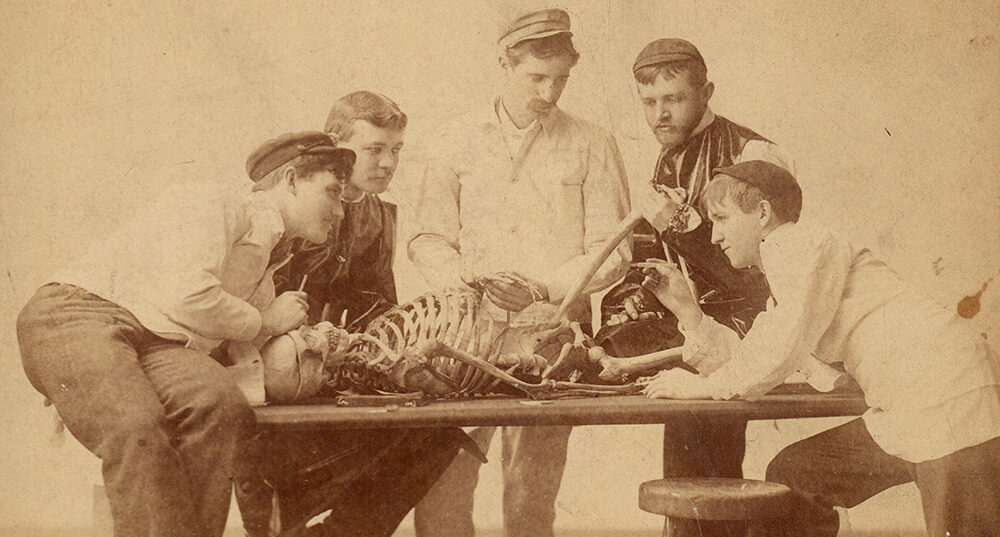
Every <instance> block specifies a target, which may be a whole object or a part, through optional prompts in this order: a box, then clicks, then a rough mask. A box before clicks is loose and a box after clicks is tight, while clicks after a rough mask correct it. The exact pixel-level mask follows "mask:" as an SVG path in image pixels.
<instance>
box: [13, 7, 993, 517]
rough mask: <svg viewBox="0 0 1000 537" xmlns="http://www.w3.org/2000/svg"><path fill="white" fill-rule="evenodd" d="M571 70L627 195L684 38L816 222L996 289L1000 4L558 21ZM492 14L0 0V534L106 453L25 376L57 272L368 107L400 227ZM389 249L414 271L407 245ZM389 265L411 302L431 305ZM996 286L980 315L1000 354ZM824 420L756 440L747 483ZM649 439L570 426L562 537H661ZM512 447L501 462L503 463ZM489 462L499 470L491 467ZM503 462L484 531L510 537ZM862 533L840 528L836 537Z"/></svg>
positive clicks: (646, 165)
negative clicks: (640, 61) (33, 318)
mask: <svg viewBox="0 0 1000 537" xmlns="http://www.w3.org/2000/svg"><path fill="white" fill-rule="evenodd" d="M556 5H562V6H564V7H565V8H566V9H567V10H568V11H569V12H570V14H571V17H572V23H573V32H574V34H575V36H574V41H575V43H576V45H577V48H578V49H579V50H580V52H581V59H580V62H579V64H578V66H577V67H576V68H575V69H574V70H573V73H572V78H571V79H570V82H569V85H568V87H567V89H566V91H565V93H564V96H563V99H562V101H561V102H560V105H561V106H562V107H563V108H565V109H566V110H567V111H569V112H571V113H574V114H576V115H579V116H582V117H584V118H586V119H589V120H591V121H593V122H596V123H598V124H600V125H603V126H605V127H607V128H608V129H610V130H611V131H612V132H613V133H614V135H615V136H616V138H617V140H618V143H619V145H620V147H621V149H622V152H623V155H624V157H625V161H626V166H627V169H628V173H629V178H630V181H631V182H632V183H633V184H636V183H638V182H639V181H644V180H648V179H649V178H650V177H651V173H652V167H653V164H654V162H655V158H656V153H657V150H658V147H657V144H656V142H655V140H654V139H653V138H652V135H651V134H650V132H649V130H648V128H647V127H646V125H645V123H644V121H643V119H642V115H641V111H640V110H639V104H638V100H637V98H636V95H635V87H634V82H633V81H632V78H631V64H632V61H633V60H634V58H635V55H636V53H637V52H638V51H639V50H640V49H641V48H642V47H643V45H645V44H646V43H647V42H649V41H651V40H653V39H656V38H660V37H668V36H676V37H684V38H687V39H689V40H691V41H692V42H694V43H695V44H696V45H697V46H698V47H699V48H700V50H701V52H702V54H703V55H704V57H705V59H706V61H707V64H708V73H709V78H710V80H712V81H714V82H715V85H716V91H715V96H714V97H713V99H712V108H713V109H714V110H715V111H716V112H717V113H719V114H721V115H724V116H726V117H728V118H730V119H732V120H735V121H737V122H738V123H741V124H744V125H747V126H749V127H751V128H753V129H755V130H757V131H758V132H760V133H762V134H764V135H765V136H767V137H768V138H770V139H771V140H773V141H775V142H776V143H778V144H780V145H782V146H784V147H785V148H787V150H788V151H789V152H790V153H791V154H792V155H793V156H794V157H795V159H796V161H797V163H798V170H799V179H800V181H801V183H802V186H803V189H804V192H805V197H806V202H805V206H806V207H805V214H806V215H807V216H808V217H811V218H818V219H820V220H822V221H823V222H825V223H826V224H827V225H829V226H831V227H833V228H834V229H836V230H838V231H841V232H842V233H844V234H846V235H847V236H848V237H850V238H851V239H853V240H855V241H857V242H858V243H861V244H864V245H867V246H869V247H871V248H872V249H873V250H874V251H875V252H876V253H877V254H878V255H879V256H881V257H882V258H883V259H884V260H886V261H887V262H888V263H889V264H890V265H891V266H893V267H894V268H895V269H896V270H897V271H898V272H899V273H900V274H902V275H903V276H904V277H906V278H909V279H910V280H912V281H914V282H915V283H916V284H917V285H919V286H920V287H921V288H922V289H924V290H925V291H927V292H928V293H930V294H931V295H932V296H933V297H934V298H936V299H937V300H939V301H940V302H941V303H942V304H944V305H946V306H947V307H954V306H955V304H957V302H958V301H959V300H960V299H961V298H962V297H963V296H965V295H969V294H973V293H975V292H976V291H978V290H980V288H981V286H982V285H983V284H984V283H986V282H988V281H989V280H990V279H991V278H993V277H994V276H996V275H997V273H998V271H1000V240H998V239H1000V226H998V224H1000V181H998V180H997V172H998V170H1000V154H998V151H997V147H998V144H997V137H998V134H1000V112H998V110H1000V107H998V106H997V102H998V98H1000V76H998V75H1000V69H998V68H1000V43H998V41H1000V32H998V22H1000V3H998V2H996V1H983V2H940V1H919V2H918V1H903V0H896V1H893V2H886V3H882V2H880V3H877V4H876V3H872V2H864V1H857V0H847V1H841V2H824V3H822V5H806V3H803V2H798V1H782V2H772V3H764V2H761V3H749V2H733V1H729V0H703V1H689V2H680V1H662V2H614V1H606V0H605V1H590V2H587V1H576V2H565V3H562V4H556ZM496 8H497V6H495V5H494V4H493V3H491V2H487V3H473V2H468V3H465V2H447V1H440V2H403V1H399V2H387V1H379V2H370V3H366V4H364V5H361V4H360V3H355V2H346V1H344V2H290V1H283V2H252V3H245V2H222V3H214V2H200V1H190V0H183V1H177V2H171V3H169V4H168V3H162V4H160V5H147V3H146V2H138V1H135V0H132V1H121V2H113V1H109V2H38V1H14V2H5V3H4V4H3V6H2V7H0V21H2V22H0V25H2V26H0V29H2V31H0V49H2V50H3V51H4V54H3V56H4V60H3V61H2V62H0V147H2V148H3V152H2V156H0V199H2V203H0V263H2V265H3V266H2V271H0V393H2V394H3V395H2V404H0V431H2V433H0V475H2V476H3V478H2V479H0V525H16V526H24V525H31V524H34V525H46V526H47V525H52V526H86V525H88V524H89V523H90V510H91V487H92V485H93V484H95V483H100V472H99V461H98V460H97V459H96V458H95V457H93V456H92V455H90V454H89V453H88V452H86V451H85V450H84V449H83V448H82V447H80V446H79V444H77V443H76V442H75V441H74V440H72V438H71V437H67V439H66V442H65V445H64V446H62V447H57V446H54V445H52V444H51V443H50V442H49V436H50V425H51V420H52V418H51V415H50V413H49V411H48V410H46V409H43V407H42V404H41V403H42V398H41V396H40V395H39V394H37V393H36V392H35V391H34V390H33V389H32V388H31V386H30V385H29V384H28V382H27V380H26V379H25V377H24V374H23V372H22V370H21V366H20V359H19V355H18V350H17V344H16V339H15V337H14V320H15V318H16V315H17V312H18V311H19V310H20V308H21V306H22V305H23V304H24V303H25V301H26V300H27V299H28V298H29V297H30V296H31V294H32V293H33V292H34V290H35V289H36V288H37V287H38V286H39V285H41V284H44V283H45V282H46V281H47V277H48V275H49V274H51V273H52V272H53V271H54V270H55V269H56V268H57V267H58V266H60V265H61V264H63V263H65V262H66V261H67V260H69V259H71V258H72V257H74V256H77V255H80V254H81V253H83V251H84V250H85V248H86V247H87V245H88V244H89V243H90V242H91V241H92V240H94V239H95V238H98V237H101V236H103V235H105V234H106V233H108V232H110V231H111V230H112V229H114V227H115V226H116V225H117V224H118V223H119V222H120V221H121V220H122V219H124V218H127V217H129V216H131V215H134V214H139V215H141V211H142V207H143V205H144V204H145V203H146V202H148V201H149V200H150V199H152V197H154V196H155V195H156V194H157V193H158V192H159V191H160V190H161V189H163V188H164V187H165V186H166V185H168V184H171V183H174V182H181V181H229V182H240V181H242V182H246V181H247V179H246V176H245V173H244V171H243V162H244V159H245V157H246V155H247V154H248V153H249V152H250V151H251V150H253V149H254V147H255V146H256V145H257V144H259V143H260V142H262V141H263V140H265V139H267V138H270V137H273V136H275V135H277V134H280V133H282V132H286V131H292V130H304V129H319V128H322V126H323V122H324V120H325V117H326V113H327V111H328V109H329V106H330V104H331V103H332V102H333V101H334V100H335V99H336V98H337V97H339V96H341V95H343V94H345V93H347V92H350V91H354V90H357V89H370V90H375V91H379V92H382V93H385V94H386V95H388V96H390V97H392V98H393V99H395V100H396V101H397V102H398V103H399V104H400V106H401V107H402V108H403V110H404V111H406V113H407V114H408V115H409V117H410V127H409V128H408V130H407V133H406V148H405V149H404V152H403V154H402V162H401V166H400V170H399V171H398V173H397V177H396V179H395V180H394V182H393V184H392V186H391V189H390V192H389V193H388V194H387V195H386V197H387V199H391V200H393V201H395V202H396V203H398V204H399V205H400V211H401V218H402V220H403V222H402V223H403V226H402V227H403V230H402V232H403V233H406V229H407V226H406V222H407V220H408V219H409V218H410V217H411V216H412V210H413V205H412V203H413V201H412V200H413V199H414V190H415V189H414V187H415V183H416V179H417V177H418V176H419V170H420V165H421V162H422V160H423V159H424V158H425V155H426V152H427V148H428V147H429V146H430V145H431V144H432V143H433V142H434V141H435V136H436V133H437V130H436V128H437V125H439V124H440V123H441V122H442V121H445V120H447V119H448V118H449V117H451V116H452V115H454V114H456V113H458V112H460V111H464V110H468V109H470V108H474V107H483V106H489V104H490V102H491V99H492V98H493V96H494V95H495V94H496V93H497V92H498V90H499V84H500V83H501V80H502V77H501V72H500V69H499V67H498V65H497V61H496V50H495V48H494V45H493V43H494V39H495V32H496V30H495V29H496V25H497V24H496V11H497V9H496ZM398 250H399V251H400V252H402V253H404V254H405V246H404V245H403V244H402V243H401V244H400V247H399V248H398ZM398 257H401V259H400V260H399V263H398V265H397V271H398V274H399V278H398V279H399V282H400V283H399V286H400V295H401V298H402V299H406V298H409V297H412V296H413V295H414V294H415V293H418V292H421V291H422V290H423V287H422V282H421V281H420V279H419V276H416V275H415V274H414V273H413V271H412V267H410V266H408V264H407V263H406V262H405V259H402V258H403V257H405V255H404V256H398ZM998 287H1000V280H998V281H994V282H993V283H992V284H991V285H989V286H988V287H987V288H986V291H985V292H984V294H983V295H982V309H981V311H980V313H979V314H978V315H977V316H976V317H975V318H974V319H972V320H971V321H970V322H973V323H976V325H977V327H979V328H980V330H981V331H982V332H984V333H985V334H986V335H987V336H988V337H989V338H990V340H991V341H994V342H995V341H997V338H1000V330H998V326H1000V323H998V320H1000V300H998V298H997V297H998V293H997V288H998ZM830 423H836V421H830V420H818V421H817V420H814V421H811V422H805V421H802V422H800V421H787V422H784V421H783V422H763V423H757V424H755V425H754V426H753V427H752V429H751V431H750V438H751V440H750V449H749V454H748V459H747V464H746V467H747V471H748V474H749V475H756V476H758V477H759V476H760V475H762V472H763V468H764V466H765V465H766V462H767V459H768V457H769V456H770V455H772V454H773V453H774V452H776V451H777V450H778V449H780V447H781V446H783V445H785V444H787V443H789V442H791V441H793V440H795V439H797V438H799V437H801V436H802V435H804V434H806V433H807V432H809V431H815V430H817V429H819V428H822V427H824V426H827V425H829V424H830ZM661 434H662V428H661V427H655V426H646V427H605V428H593V427H590V428H580V429H578V430H577V431H576V432H575V433H574V436H573V439H572V445H571V452H570V462H569V464H568V467H567V472H566V477H565V479H564V484H563V489H562V492H561V494H560V497H559V500H558V509H559V512H558V519H557V525H558V526H559V527H565V528H579V527H587V528H655V527H657V526H658V525H659V524H660V523H661V522H660V519H659V517H655V516H653V515H649V514H646V513H643V512H641V511H639V510H638V508H637V507H636V490H637V487H638V484H639V482H641V481H643V480H646V479H652V478H655V477H657V476H658V475H659V472H660V463H659V442H660V435H661ZM497 453H498V452H497ZM495 456H497V457H498V456H499V455H498V454H496V455H495ZM498 467H499V464H496V463H493V464H490V465H488V466H486V467H485V469H484V470H483V482H482V485H481V487H480V490H479V491H478V496H477V501H478V506H479V507H478V509H477V512H476V521H477V523H478V524H480V525H481V526H483V527H499V526H500V516H499V505H500V488H499V469H498ZM872 505H874V506H875V507H872V506H871V505H869V506H863V507H862V508H860V509H858V510H855V511H851V512H849V513H848V514H847V515H846V519H845V520H846V525H847V526H848V527H849V529H850V528H854V529H858V528H880V527H881V528H903V527H914V528H919V527H921V526H922V520H921V518H920V507H919V501H918V499H917V496H916V494H915V489H914V488H913V487H912V485H911V486H909V487H901V488H898V489H893V490H892V491H889V492H888V493H886V494H884V495H883V496H882V497H880V498H879V499H878V500H877V502H876V503H875V504H872ZM848 531H849V530H848Z"/></svg>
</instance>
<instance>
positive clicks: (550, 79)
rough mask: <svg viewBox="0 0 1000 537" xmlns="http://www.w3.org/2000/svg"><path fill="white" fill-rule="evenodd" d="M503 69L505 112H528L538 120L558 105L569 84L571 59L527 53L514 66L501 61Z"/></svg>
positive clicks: (507, 59)
mask: <svg viewBox="0 0 1000 537" xmlns="http://www.w3.org/2000/svg"><path fill="white" fill-rule="evenodd" d="M503 66H504V72H505V73H506V77H507V90H506V92H505V93H504V105H505V106H507V107H508V109H520V110H529V111H531V112H533V114H534V117H536V118H537V117H542V116H545V115H547V114H548V113H549V112H550V111H551V110H552V108H553V107H554V106H555V105H556V103H558V102H559V97H561V96H562V92H563V90H564V89H566V82H568V81H569V71H570V69H572V68H573V58H572V57H570V56H566V55H559V56H552V57H549V58H544V59H543V58H536V57H534V56H532V55H531V54H526V55H524V57H523V58H521V61H520V63H518V64H517V65H513V63H512V62H511V61H510V59H509V58H504V59H503Z"/></svg>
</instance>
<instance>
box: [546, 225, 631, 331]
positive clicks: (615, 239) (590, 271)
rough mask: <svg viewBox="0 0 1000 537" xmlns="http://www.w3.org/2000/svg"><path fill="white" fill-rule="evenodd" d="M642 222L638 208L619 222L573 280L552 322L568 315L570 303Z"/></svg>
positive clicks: (578, 296)
mask: <svg viewBox="0 0 1000 537" xmlns="http://www.w3.org/2000/svg"><path fill="white" fill-rule="evenodd" d="M640 222H642V212H640V211H638V210H635V211H632V212H630V213H628V215H626V216H625V219H624V220H622V221H621V223H620V224H618V229H617V230H616V231H615V234H614V235H612V236H611V238H610V239H608V242H606V243H604V247H603V248H601V251H600V252H597V255H595V256H594V258H593V259H592V260H591V263H590V265H588V266H587V270H585V271H584V272H583V273H582V274H580V277H579V279H577V280H576V281H575V282H573V285H572V286H571V287H570V288H569V291H568V292H567V293H566V297H565V298H563V301H562V304H560V305H559V310H558V311H556V313H555V315H553V316H552V322H559V321H560V320H562V319H563V317H565V316H566V310H567V309H568V308H569V306H570V304H572V303H573V302H575V301H576V299H577V298H580V295H581V294H582V293H583V290H584V288H585V287H587V284H588V283H590V280H592V279H593V278H594V274H597V270H598V269H600V268H601V265H603V264H604V262H605V261H606V260H607V259H608V257H610V256H611V252H614V251H615V248H618V244H620V243H621V242H622V241H623V240H625V237H627V236H628V234H629V233H631V232H632V230H634V229H635V228H636V226H638V225H639V223H640Z"/></svg>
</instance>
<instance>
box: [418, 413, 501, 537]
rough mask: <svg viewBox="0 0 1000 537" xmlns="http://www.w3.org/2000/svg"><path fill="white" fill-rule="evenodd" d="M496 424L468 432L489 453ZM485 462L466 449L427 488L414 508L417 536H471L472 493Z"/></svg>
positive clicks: (484, 451) (473, 530) (473, 531)
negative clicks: (428, 488) (480, 468)
mask: <svg viewBox="0 0 1000 537" xmlns="http://www.w3.org/2000/svg"><path fill="white" fill-rule="evenodd" d="M494 432H496V427H477V428H475V429H472V430H470V431H469V436H471V437H472V439H473V440H475V441H476V443H477V444H478V445H479V448H480V449H481V450H482V451H483V453H486V452H487V450H488V449H489V446H490V441H491V440H492V439H493V434H494ZM480 466H482V463H481V462H479V459H477V458H475V457H473V456H472V455H470V454H469V453H467V452H464V451H463V452H461V453H459V454H458V455H457V456H456V457H455V459H454V460H453V461H452V463H451V465H450V466H449V467H448V469H447V470H445V472H444V473H443V474H442V475H441V477H440V478H439V479H438V480H437V482H436V483H434V485H433V486H432V487H431V488H430V490H428V492H427V494H426V495H424V498H423V499H422V500H421V501H420V503H418V504H417V507H416V509H415V511H414V525H415V529H416V534H417V536H418V537H472V536H473V535H475V532H476V530H475V526H474V525H473V523H472V506H473V493H474V492H475V490H476V483H478V481H479V467H480Z"/></svg>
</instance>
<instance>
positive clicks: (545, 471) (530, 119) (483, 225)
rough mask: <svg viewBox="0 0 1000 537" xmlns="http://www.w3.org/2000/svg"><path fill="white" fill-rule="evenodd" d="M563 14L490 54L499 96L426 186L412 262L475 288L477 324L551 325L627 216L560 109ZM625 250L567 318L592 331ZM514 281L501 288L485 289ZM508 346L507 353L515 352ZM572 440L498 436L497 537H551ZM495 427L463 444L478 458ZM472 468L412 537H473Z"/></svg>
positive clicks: (582, 125) (453, 137)
mask: <svg viewBox="0 0 1000 537" xmlns="http://www.w3.org/2000/svg"><path fill="white" fill-rule="evenodd" d="M571 36H572V34H571V33H570V20H569V15H568V14H567V13H566V12H565V11H563V10H560V9H546V10H541V11H532V12H528V13H521V14H517V15H515V16H513V17H511V18H510V19H509V20H507V21H506V22H505V24H504V25H503V29H502V31H501V35H500V38H499V39H498V44H499V46H500V49H501V50H500V56H499V61H500V66H501V68H502V69H503V72H504V75H505V85H504V90H503V92H502V95H501V96H500V97H497V98H494V99H493V100H492V101H491V102H489V103H484V104H485V105H486V106H484V107H483V108H482V109H481V110H479V111H478V112H477V113H474V114H471V115H465V116H461V117H459V118H457V119H456V120H454V121H452V122H451V123H450V124H449V125H447V126H446V127H445V128H444V129H443V131H442V136H441V140H440V142H441V143H440V145H439V149H438V152H437V153H436V154H434V155H432V156H431V158H430V159H429V163H428V165H427V169H426V171H425V173H424V176H423V178H422V182H421V189H420V198H419V200H418V207H419V214H418V222H417V226H418V230H417V233H416V234H415V236H414V237H413V238H412V239H411V240H410V242H409V250H408V252H409V255H410V259H412V260H413V261H414V263H415V264H416V266H417V268H418V269H419V270H420V272H421V274H422V275H423V276H424V278H425V279H426V280H427V281H428V283H430V285H431V287H432V288H434V289H447V288H464V289H468V288H469V287H468V285H467V282H469V281H471V280H473V279H479V278H482V279H483V280H482V281H484V282H485V283H484V284H483V287H484V288H485V297H484V299H483V313H482V314H484V315H489V316H490V317H492V318H493V319H494V320H496V321H498V322H501V323H506V322H509V324H510V325H511V326H524V325H532V324H537V323H539V322H541V321H547V320H549V319H551V317H552V316H553V315H554V313H555V312H556V310H557V308H558V305H559V303H560V302H561V301H562V299H563V297H564V296H565V295H566V294H567V291H568V289H569V287H570V286H571V285H572V284H573V282H574V281H575V280H576V279H577V277H578V275H579V274H581V273H582V272H584V271H585V270H586V268H587V265H588V261H589V257H588V254H592V253H596V252H597V251H599V250H600V248H601V246H603V244H604V242H606V240H607V239H608V238H609V237H610V236H611V235H613V233H614V231H615V230H616V228H617V227H618V223H619V222H620V221H621V220H622V219H623V218H624V217H625V215H626V214H627V213H628V207H629V206H628V187H627V183H626V180H625V172H624V166H623V164H622V159H621V155H620V153H619V151H618V147H617V144H616V143H615V141H614V138H613V137H612V136H611V134H610V133H608V132H607V131H605V130H604V129H601V128H599V127H596V126H594V125H592V124H590V123H588V122H585V121H583V120H581V119H579V118H576V117H574V116H572V115H570V114H567V113H566V112H564V111H562V110H561V109H560V108H559V107H558V106H557V105H556V104H557V102H558V100H559V97H560V96H561V95H562V92H563V89H564V88H565V87H566V83H567V81H568V80H569V76H570V70H571V69H572V67H573V66H574V65H575V64H576V62H577V60H578V58H579V54H578V53H577V52H576V50H575V48H574V47H573V42H572V39H571ZM629 259H630V252H629V244H623V245H622V246H621V247H620V248H619V249H618V250H617V251H616V252H614V253H613V254H612V255H611V257H610V258H609V259H608V260H607V261H606V262H605V263H604V264H603V265H602V267H601V269H600V270H599V271H598V272H597V275H596V276H595V277H594V279H593V280H592V281H591V283H590V285H589V286H588V287H587V288H586V289H584V294H583V296H582V297H581V299H580V300H577V301H575V303H573V304H572V305H570V307H569V308H568V317H569V319H570V320H573V321H580V322H581V323H584V324H587V325H589V321H590V314H589V301H588V297H589V293H592V292H594V291H597V290H599V289H601V288H604V287H607V286H608V285H610V284H611V283H613V282H614V281H615V280H616V279H617V278H619V277H620V276H621V275H622V272H623V268H624V265H625V263H627V262H628V261H629ZM497 273H511V276H512V277H510V278H492V276H494V275H496V274H497ZM513 339H514V338H507V339H506V340H504V342H503V343H502V345H517V344H518V342H516V341H512V340H513ZM570 430H571V429H570V427H505V428H504V430H503V454H502V456H501V457H500V458H501V459H502V461H503V468H504V529H505V532H506V535H507V536H508V537H516V536H530V537H546V536H551V535H552V533H553V529H552V526H553V521H554V519H555V499H556V495H557V493H558V491H559V483H560V481H561V479H562V473H563V468H564V466H565V462H566V449H567V445H568V442H569V435H570ZM492 435H493V428H481V429H478V430H477V431H474V432H473V433H472V436H474V437H477V441H479V442H480V444H481V445H482V446H483V447H485V446H488V445H489V441H490V438H491V437H492ZM478 471H479V462H478V461H475V460H474V459H472V458H471V457H469V456H467V455H465V454H462V455H459V456H458V457H457V458H456V460H455V463H454V464H453V465H452V467H451V468H450V469H449V470H448V472H446V473H445V474H444V476H442V478H441V480H440V481H439V482H438V483H437V484H436V485H435V486H434V488H433V489H432V490H431V492H430V493H429V494H428V495H427V497H425V498H424V500H423V501H422V502H421V503H420V504H419V505H418V506H417V510H416V524H417V534H418V535H420V536H421V537H423V536H425V535H435V536H440V535H443V536H469V537H471V535H472V534H473V533H474V528H473V527H472V494H473V490H474V488H475V484H476V479H477V472H478Z"/></svg>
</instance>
